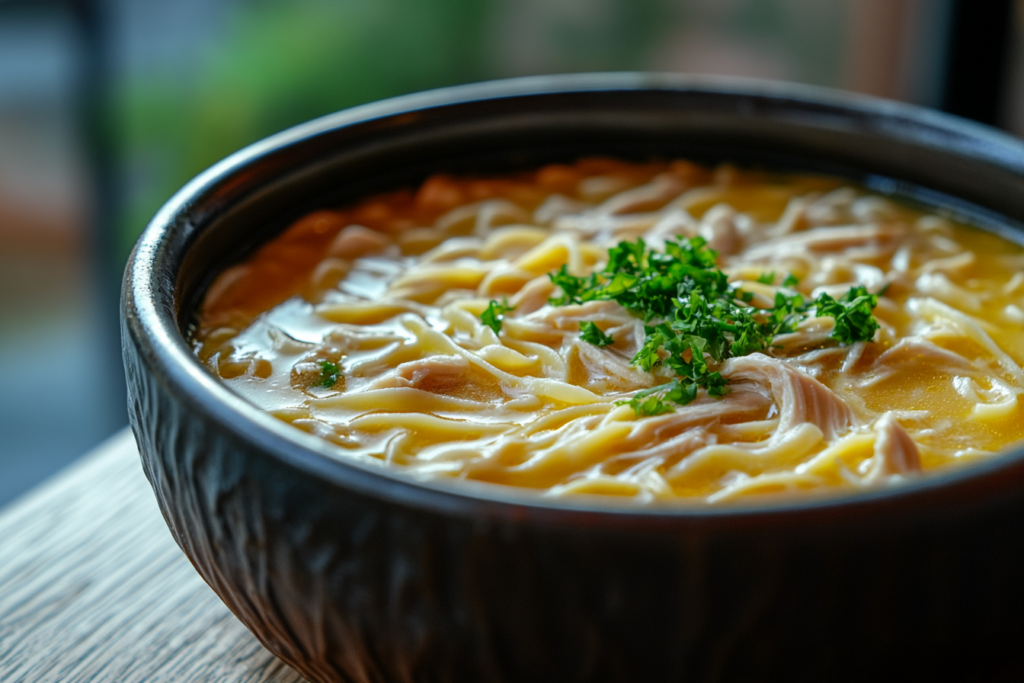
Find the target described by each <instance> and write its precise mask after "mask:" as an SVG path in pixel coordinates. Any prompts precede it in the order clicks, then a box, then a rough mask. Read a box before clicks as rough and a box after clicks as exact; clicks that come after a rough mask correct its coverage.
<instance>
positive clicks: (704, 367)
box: [481, 237, 878, 415]
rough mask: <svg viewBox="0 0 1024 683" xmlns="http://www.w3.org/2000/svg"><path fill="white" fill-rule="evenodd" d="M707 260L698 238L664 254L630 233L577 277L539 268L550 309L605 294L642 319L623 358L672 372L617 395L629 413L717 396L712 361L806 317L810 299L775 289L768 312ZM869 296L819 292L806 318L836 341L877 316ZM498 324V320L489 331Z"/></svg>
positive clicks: (855, 334)
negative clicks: (600, 264)
mask: <svg viewBox="0 0 1024 683" xmlns="http://www.w3.org/2000/svg"><path fill="white" fill-rule="evenodd" d="M717 257H718V254H717V253H716V252H715V251H714V250H712V249H710V248H709V247H708V246H707V242H706V241H705V240H704V239H702V238H700V237H692V238H688V239H687V238H681V239H678V240H669V241H667V242H666V244H665V251H664V252H661V251H655V250H652V249H649V248H648V247H647V245H646V244H645V243H644V241H643V240H642V239H638V240H637V241H636V242H620V243H619V244H618V246H616V247H613V248H611V249H609V250H608V262H607V265H606V266H605V267H604V269H603V270H601V271H600V272H595V273H591V274H590V275H587V276H584V277H579V276H576V275H573V274H571V273H570V272H569V271H568V268H567V267H566V266H564V265H563V266H562V267H561V268H560V269H559V270H558V271H556V272H553V273H550V274H549V275H548V277H550V278H551V282H552V283H553V284H555V285H556V286H557V287H558V288H559V289H560V290H561V294H560V295H558V296H555V297H553V298H551V299H550V302H549V303H551V304H552V305H553V306H568V305H571V304H582V303H585V302H587V301H615V302H617V303H619V304H620V305H622V306H623V307H624V308H625V309H626V310H628V311H629V312H630V313H632V314H634V315H636V316H638V317H640V318H641V319H643V320H644V322H645V323H646V324H645V325H644V332H645V335H646V336H645V339H644V343H643V345H642V346H641V348H640V350H639V351H638V352H637V353H636V355H635V356H634V357H633V359H632V363H633V365H635V366H637V367H638V368H640V369H641V370H644V371H646V372H649V371H651V370H653V369H654V368H656V367H658V366H660V365H665V366H667V367H669V368H671V369H672V370H673V371H674V372H675V374H676V377H675V379H673V380H672V381H671V382H669V383H667V384H663V385H661V386H657V387H653V388H651V389H646V390H644V391H640V392H638V393H637V394H636V395H635V396H634V397H633V398H631V399H629V400H627V401H619V404H620V405H622V404H626V405H629V406H631V407H632V408H633V410H634V411H635V412H636V414H637V415H660V414H662V413H666V412H670V411H671V410H672V407H671V405H670V404H673V403H674V404H676V405H686V404H687V403H690V402H691V401H693V400H694V399H695V398H696V396H697V391H698V390H699V389H703V390H705V391H706V392H707V393H708V395H710V396H724V395H725V394H726V393H728V391H729V390H728V387H727V386H726V384H727V380H726V379H725V378H724V377H722V375H721V374H720V373H719V372H718V370H717V369H716V368H717V366H718V365H720V364H721V363H723V362H724V361H725V360H726V359H728V358H731V357H733V356H745V355H747V354H750V353H755V352H758V351H765V350H767V349H768V348H769V347H770V346H771V345H772V340H773V339H774V338H775V336H776V335H779V334H786V333H789V332H793V331H795V330H796V327H797V325H798V324H799V323H800V321H802V320H804V319H805V318H806V317H807V315H808V311H809V309H810V305H808V304H807V303H806V302H805V301H804V298H803V296H802V295H800V294H794V295H792V296H789V295H787V294H785V293H783V292H777V293H776V295H775V302H774V306H773V307H772V308H770V309H759V308H755V307H753V306H751V305H750V303H751V301H752V300H753V297H754V295H753V294H752V293H751V292H744V291H742V290H740V289H738V288H736V287H734V286H731V285H730V284H729V281H728V276H727V275H726V274H725V273H723V272H722V271H721V270H720V269H719V268H718V266H717V265H716V263H715V260H716V258H717ZM774 280H775V273H774V272H772V273H765V274H763V275H762V276H761V277H759V278H758V281H759V282H762V283H764V284H771V283H772V282H774ZM796 284H798V281H797V279H796V278H795V277H794V276H793V275H792V274H790V275H788V276H787V277H786V279H785V280H784V281H783V286H785V287H787V288H791V287H793V286H795V285H796ZM877 303H878V297H877V296H876V295H872V294H868V293H867V290H865V289H864V288H863V287H854V288H852V289H851V290H850V291H849V292H848V293H847V294H846V295H845V296H844V297H842V298H841V299H840V300H839V301H838V302H837V301H835V299H832V298H831V297H828V296H827V295H824V294H823V295H822V296H821V297H818V299H817V300H816V301H815V302H814V304H815V306H816V307H817V310H816V312H815V315H816V316H817V317H822V316H832V317H834V318H835V320H836V328H835V331H833V333H832V337H833V338H834V339H836V340H837V341H838V342H839V343H841V344H846V343H849V342H850V341H859V340H864V339H870V338H871V337H872V336H873V335H874V331H875V330H876V329H878V323H877V321H875V319H874V318H873V317H872V314H871V311H872V309H873V308H874V307H875V305H876V304H877ZM495 306H498V304H496V303H495V302H493V301H492V302H491V306H490V307H488V311H487V312H485V313H484V315H482V316H481V319H483V320H484V323H486V324H489V323H488V321H487V319H486V318H485V317H484V316H485V315H487V313H488V312H490V311H491V307H495ZM500 312H501V311H499V313H500ZM500 325H501V323H500V319H499V320H498V328H497V329H500ZM497 329H496V330H495V331H497ZM580 332H581V338H582V339H583V340H584V341H587V342H590V343H591V344H595V345H597V346H606V345H607V344H610V343H612V341H613V340H612V339H611V338H610V337H607V335H605V334H604V333H603V332H602V331H601V330H600V329H599V328H598V327H597V326H596V325H595V324H594V323H592V322H585V323H582V324H581V325H580Z"/></svg>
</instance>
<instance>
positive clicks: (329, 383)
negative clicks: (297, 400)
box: [314, 360, 341, 389]
mask: <svg viewBox="0 0 1024 683" xmlns="http://www.w3.org/2000/svg"><path fill="white" fill-rule="evenodd" d="M340 377H341V369H340V368H339V367H338V366H337V365H335V364H334V363H332V362H331V361H329V360H322V361H320V379H319V380H317V383H316V384H315V385H314V386H318V387H325V388H327V389H330V388H332V387H333V386H334V385H335V384H337V383H338V378H340Z"/></svg>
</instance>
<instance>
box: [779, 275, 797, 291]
mask: <svg viewBox="0 0 1024 683" xmlns="http://www.w3.org/2000/svg"><path fill="white" fill-rule="evenodd" d="M798 284H800V280H798V279H797V278H796V275H793V273H790V274H789V275H787V276H786V279H785V280H783V281H782V286H783V287H789V288H790V289H792V288H794V287H796V286H797V285H798Z"/></svg>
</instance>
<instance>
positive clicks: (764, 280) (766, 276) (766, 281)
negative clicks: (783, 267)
mask: <svg viewBox="0 0 1024 683" xmlns="http://www.w3.org/2000/svg"><path fill="white" fill-rule="evenodd" d="M757 281H758V282H760V283H761V284H762V285H770V284H771V283H773V282H775V271H774V270H773V271H771V272H770V273H761V275H760V276H759V277H758V278H757Z"/></svg>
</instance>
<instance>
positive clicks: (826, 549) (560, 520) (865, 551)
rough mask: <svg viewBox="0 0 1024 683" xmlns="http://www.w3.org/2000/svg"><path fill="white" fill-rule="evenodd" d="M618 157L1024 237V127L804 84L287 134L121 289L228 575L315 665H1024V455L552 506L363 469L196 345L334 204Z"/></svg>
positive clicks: (434, 677) (396, 106)
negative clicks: (294, 236)
mask: <svg viewBox="0 0 1024 683" xmlns="http://www.w3.org/2000/svg"><path fill="white" fill-rule="evenodd" d="M592 154H609V155H615V156H621V157H627V158H628V157H632V158H648V157H650V156H652V155H653V156H658V157H662V158H667V157H676V156H680V157H687V158H696V159H703V160H708V161H713V160H730V161H735V162H739V163H754V164H759V165H766V166H778V167H787V168H798V169H808V170H817V171H826V172H831V173H838V174H843V175H846V176H848V177H851V178H853V179H855V180H858V181H861V182H867V183H868V184H870V185H873V186H875V187H880V188H882V189H885V190H887V191H891V192H895V193H902V194H908V195H913V196H918V197H924V198H926V199H929V198H930V199H932V200H935V201H938V202H940V203H944V204H946V205H949V206H954V207H956V208H957V210H959V211H962V212H965V213H968V214H971V215H972V216H973V217H974V219H975V220H977V221H980V222H982V223H984V224H986V225H988V226H989V227H990V228H992V229H994V230H999V231H1002V232H1003V233H1004V234H1007V235H1010V236H1013V237H1019V236H1021V235H1024V230H1022V228H1021V227H1020V223H1018V222H1017V221H1021V220H1024V146H1022V145H1021V144H1020V143H1018V142H1017V141H1015V140H1013V139H1011V138H1009V137H1007V136H1005V135H1001V134H999V133H997V132H994V131H992V130H989V129H987V128H983V127H979V126H976V125H973V124H971V123H968V122H965V121H962V120H959V119H955V118H951V117H948V116H943V115H940V114H937V113H934V112H931V111H926V110H922V109H917V108H913V107H908V106H903V105H898V104H893V103H890V102H883V101H878V100H873V99H866V98H861V97H854V96H851V95H843V94H837V93H834V92H828V91H823V90H818V89H812V88H805V87H797V86H789V85H778V84H766V83H757V82H747V81H726V80H704V79H694V78H684V77H677V76H667V75H629V74H618V75H590V76H567V77H551V78H534V79H525V80H515V81H508V82H501V83H485V84H481V85H474V86H468V87H461V88H452V89H448V90H441V91H436V92H429V93H425V94H421V95H413V96H410V97H403V98H398V99H394V100H389V101H386V102H381V103H378V104H373V105H369V106H365V107H359V108H356V109H351V110H348V111H345V112H341V113H338V114H334V115H331V116H328V117H325V118H322V119H318V120H316V121H313V122H311V123H308V124H305V125H302V126H299V127H297V128H293V129H291V130H289V131H286V132H284V133H281V134H280V135H276V136H274V137H272V138H269V139H267V140H265V141H263V142H260V143H257V144H255V145H253V146H251V147H249V148H247V149H245V150H243V151H241V152H239V153H237V154H235V155H234V156H231V157H229V158H228V159H226V160H225V161H223V162H221V163H220V164H218V165H217V166H215V167H213V168H212V169H210V170H209V171H207V172H205V173H203V174H202V175H201V176H199V177H198V178H196V179H195V180H194V181H192V182H191V183H189V184H188V185H187V186H186V187H185V188H184V189H183V190H181V192H179V193H178V194H177V195H175V197H174V198H173V199H171V201H170V202H169V203H168V204H167V205H166V206H164V208H163V209H161V211H160V212H159V214H157V216H156V217H155V218H154V219H153V222H152V223H150V225H149V226H148V227H147V228H146V231H145V232H144V234H143V235H142V238H141V239H140V240H139V243H138V245H137V246H136V248H135V252H134V254H133V255H132V258H131V261H130V263H129V265H128V270H127V274H126V278H125V283H124V302H123V306H124V316H123V337H124V341H123V345H124V361H125V371H126V373H127V379H128V389H129V394H130V401H129V403H130V414H131V423H132V427H133V429H134V430H135V434H136V438H137V439H138V444H139V449H140V451H141V453H142V460H143V464H144V467H145V471H146V475H147V476H148V477H149V480H150V482H152V485H153V489H154V491H155V493H156V497H157V499H158V501H159V503H160V508H161V510H162V511H163V514H164V516H165V518H166V520H167V524H168V526H169V527H170V529H171V533H172V534H173V535H174V538H175V539H176V540H177V542H178V544H179V545H180V546H181V548H182V550H184V551H185V553H186V554H187V555H188V557H189V558H190V559H191V560H192V562H193V564H194V565H195V567H196V569H197V570H198V571H199V573H200V574H202V576H203V578H204V579H206V581H207V582H208V583H209V584H210V586H212V587H213V589H214V590H215V591H216V592H217V593H218V595H220V597H221V598H222V599H223V600H224V602H225V603H227V605H228V607H230V608H231V610H232V611H233V612H234V613H235V614H236V615H237V616H238V618H239V619H241V620H242V621H243V622H244V623H245V624H246V625H247V626H248V627H249V628H250V629H251V630H252V631H253V633H255V634H256V636H257V637H258V638H259V639H260V640H261V641H262V642H263V644H264V645H266V646H267V648H269V649H270V650H271V651H272V652H274V653H275V654H277V655H278V656H280V657H281V658H283V659H284V660H285V661H287V662H288V663H289V664H291V665H292V666H294V667H295V668H296V669H298V670H299V671H300V672H302V673H303V674H304V675H305V676H306V677H307V678H309V679H310V680H311V681H360V682H363V681H437V682H442V681H444V682H446V683H456V682H466V683H484V682H488V681H507V682H512V681H529V682H531V683H539V682H545V681H551V682H552V683H572V682H577V681H658V682H659V683H660V682H665V681H724V680H728V681H745V680H773V681H797V680H807V681H821V680H829V681H837V680H851V681H864V680H880V679H885V680H899V678H897V677H902V678H903V680H926V679H931V680H951V679H952V680H993V679H1006V680H1021V679H1022V678H1024V658H1022V657H1020V656H1019V655H1018V654H1017V650H1016V647H1017V646H1019V644H1020V643H1021V642H1024V452H1021V451H1015V452H1014V453H1011V454H1009V455H1006V456H1005V457H1001V458H998V459H993V460H992V461H990V462H988V463H985V464H982V465H977V466H974V467H972V468H967V469H962V470H958V471H955V472H951V473H947V474H941V475H936V476H930V477H927V478H923V479H922V480H920V481H918V482H915V483H912V484H908V485H905V486H901V487H898V488H893V489H889V490H885V491H877V492H873V493H867V494H863V495H858V496H851V497H844V498H829V499H821V498H815V499H809V498H804V499H800V498H794V499H792V500H788V501H784V502H772V503H770V504H769V503H760V504H755V505H748V506H744V507H701V508H693V507H689V508H685V507H653V508H644V507H624V506H621V505H613V504H611V503H606V502H602V501H601V500H594V499H579V500H572V501H551V500H545V499H542V498H537V497H531V496H529V495H527V494H524V493H520V492H517V491H515V490H508V489H501V488H488V487H483V486H478V487H473V486H465V487H460V486H459V485H458V484H444V483H435V484H424V483H420V482H417V481H413V480H411V479H409V478H406V477H405V476H403V475H401V474H399V473H393V472H389V471H384V470H382V469H378V468H369V467H364V466H361V465H360V464H358V463H354V462H349V461H347V460H344V459H341V458H338V457H336V456H335V453H334V450H333V448H332V446H330V445H329V444H327V443H326V442H323V441H320V440H319V439H317V438H315V437H312V436H310V435H308V434H305V433H304V432H302V431H300V430H298V429H294V428H292V427H290V426H288V425H286V424H284V423H283V422H279V421H277V420H275V419H273V418H271V417H269V416H268V415H265V414H264V413H262V412H260V411H259V410H258V409H256V408H255V407H254V406H253V405H251V404H249V403H247V402H246V401H245V400H243V399H242V398H241V397H239V396H237V395H235V394H233V393H232V392H231V391H229V390H228V389H227V387H226V386H224V385H223V384H221V383H220V382H219V381H218V380H217V379H216V378H214V377H213V376H212V375H210V374H209V373H208V372H207V371H206V370H205V369H204V368H203V367H202V366H201V365H200V364H199V363H198V362H197V361H196V360H195V358H194V357H193V356H192V354H191V353H190V351H189V346H188V343H187V341H186V339H187V336H188V329H189V325H190V321H191V320H192V316H193V315H194V312H195V308H196V302H197V301H198V299H199V297H200V296H201V294H202V293H203V291H204V289H205V287H206V286H207V285H208V284H209V282H210V279H211V277H213V276H214V275H215V274H216V273H217V272H218V271H219V269H221V268H223V267H224V266H225V265H227V264H229V263H231V262H232V261H234V260H237V259H239V258H241V257H243V256H244V255H245V254H246V253H247V252H248V251H250V250H252V249H253V248H254V247H255V246H257V245H259V244H260V243H261V241H264V240H266V239H267V238H268V237H270V236H271V235H273V234H275V233H276V232H277V231H279V230H281V229H283V227H285V226H286V225H288V223H289V222H290V221H291V220H293V219H295V218H297V217H299V216H300V215H302V214H303V213H305V212H307V211H309V210H311V209H314V208H318V207H325V206H336V205H339V204H342V203H344V202H347V201H349V200H352V199H355V198H357V197H359V196H361V195H363V194H365V193H367V192H373V191H379V190H382V189H387V188H392V187H396V186H400V185H409V184H412V183H415V182H416V181H418V180H421V179H422V178H423V177H425V176H426V175H427V174H429V173H431V172H434V171H438V170H444V171H450V172H467V171H504V170H510V169H514V168H520V167H532V166H537V165H540V164H542V163H545V162H549V161H555V160H562V161H565V160H572V159H574V158H577V157H579V156H581V155H592Z"/></svg>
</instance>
